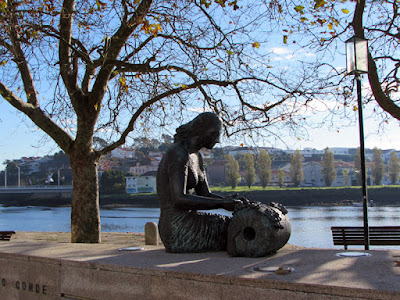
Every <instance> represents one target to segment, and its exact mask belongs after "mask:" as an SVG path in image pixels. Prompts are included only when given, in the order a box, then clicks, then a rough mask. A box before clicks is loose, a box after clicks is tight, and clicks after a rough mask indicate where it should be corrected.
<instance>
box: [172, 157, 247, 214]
mask: <svg viewBox="0 0 400 300" xmlns="http://www.w3.org/2000/svg"><path fill="white" fill-rule="evenodd" d="M187 175H188V165H187V162H185V161H179V160H178V161H175V162H174V163H173V164H171V165H170V167H169V176H170V188H171V197H172V198H173V199H174V202H175V207H176V208H180V209H195V210H208V209H217V208H224V209H226V210H230V211H232V210H233V209H234V206H235V204H238V203H240V202H241V201H240V200H235V199H233V197H226V198H222V197H221V198H214V197H212V196H211V195H210V196H199V195H191V194H187V193H186V184H187ZM210 194H211V193H210Z"/></svg>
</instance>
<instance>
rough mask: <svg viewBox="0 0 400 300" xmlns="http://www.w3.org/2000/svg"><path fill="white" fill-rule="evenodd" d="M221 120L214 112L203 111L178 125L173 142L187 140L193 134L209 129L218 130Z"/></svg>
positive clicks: (197, 134)
mask: <svg viewBox="0 0 400 300" xmlns="http://www.w3.org/2000/svg"><path fill="white" fill-rule="evenodd" d="M221 125H222V122H221V120H220V119H219V118H218V116H217V115H216V114H215V113H212V112H204V113H201V114H199V115H198V116H197V117H196V118H194V119H193V120H192V121H190V122H188V123H186V124H183V125H181V126H179V127H178V128H177V129H176V134H175V135H174V143H178V142H181V141H185V140H188V139H189V138H191V137H193V136H199V135H201V134H202V133H204V132H206V131H208V130H209V129H212V128H216V130H219V128H220V127H221Z"/></svg>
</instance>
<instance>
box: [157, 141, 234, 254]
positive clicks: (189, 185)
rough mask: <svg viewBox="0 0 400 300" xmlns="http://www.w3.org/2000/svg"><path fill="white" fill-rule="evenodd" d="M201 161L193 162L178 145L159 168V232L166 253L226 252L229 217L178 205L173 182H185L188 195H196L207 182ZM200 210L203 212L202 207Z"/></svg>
mask: <svg viewBox="0 0 400 300" xmlns="http://www.w3.org/2000/svg"><path fill="white" fill-rule="evenodd" d="M198 157H199V160H198V161H196V162H193V161H192V160H191V159H190V157H189V154H188V153H187V151H186V150H185V149H184V148H183V147H182V145H179V144H178V145H174V146H173V147H171V148H170V149H169V150H168V151H167V153H166V154H165V155H164V157H163V159H162V160H161V162H160V165H159V167H158V172H157V194H158V199H159V202H160V209H161V214H160V220H159V232H160V237H161V240H162V242H163V243H164V246H165V248H166V251H167V252H174V253H179V252H181V253H182V252H201V251H212V250H214V251H219V250H226V238H227V227H228V223H229V220H230V218H229V217H226V216H221V215H217V214H211V213H203V212H197V210H196V209H195V208H196V207H195V206H191V209H189V208H188V209H186V208H185V207H182V206H181V205H180V206H179V205H178V206H177V205H176V203H175V198H176V195H173V193H174V192H173V190H174V189H173V188H172V185H174V184H177V183H176V182H173V181H174V179H176V178H181V179H182V180H184V181H185V183H186V194H193V193H194V190H195V189H196V186H197V185H198V184H201V183H204V181H205V180H206V177H205V171H204V167H203V163H202V159H201V156H200V154H198ZM180 172H182V173H183V175H184V176H182V174H181V173H180ZM181 184H182V183H181ZM182 186H184V184H182ZM200 196H201V195H200ZM197 209H201V203H199V207H198V208H197Z"/></svg>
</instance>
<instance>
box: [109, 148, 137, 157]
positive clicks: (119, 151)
mask: <svg viewBox="0 0 400 300" xmlns="http://www.w3.org/2000/svg"><path fill="white" fill-rule="evenodd" d="M111 156H112V157H116V158H135V150H133V149H129V148H123V147H119V148H116V149H114V150H112V151H111Z"/></svg>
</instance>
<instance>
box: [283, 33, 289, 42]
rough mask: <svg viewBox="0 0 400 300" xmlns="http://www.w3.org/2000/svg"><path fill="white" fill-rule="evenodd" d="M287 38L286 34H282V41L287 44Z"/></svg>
mask: <svg viewBox="0 0 400 300" xmlns="http://www.w3.org/2000/svg"><path fill="white" fill-rule="evenodd" d="M287 38H288V36H287V35H284V36H283V43H284V44H287Z"/></svg>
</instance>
